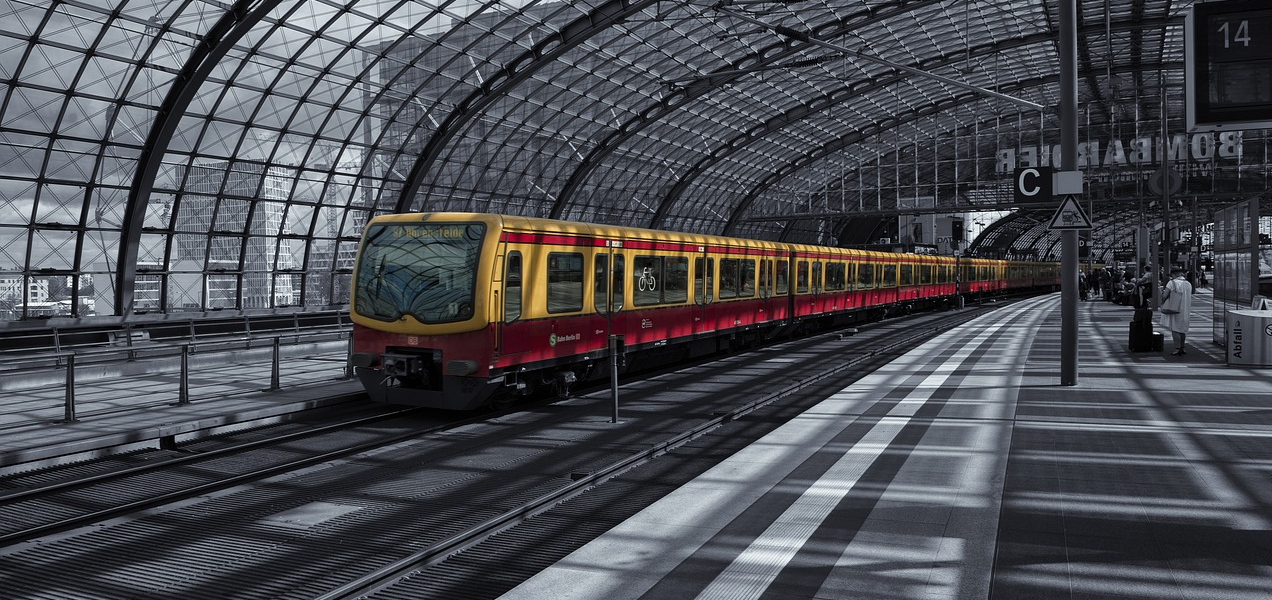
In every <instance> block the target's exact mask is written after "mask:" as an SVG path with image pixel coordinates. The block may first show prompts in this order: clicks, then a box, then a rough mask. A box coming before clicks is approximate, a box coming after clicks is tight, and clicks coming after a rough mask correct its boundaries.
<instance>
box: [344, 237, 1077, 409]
mask: <svg viewBox="0 0 1272 600" xmlns="http://www.w3.org/2000/svg"><path fill="white" fill-rule="evenodd" d="M1051 269H1053V267H1040V266H1038V265H1037V264H1034V263H1020V264H1016V263H1006V262H1004V261H991V260H984V259H973V260H967V259H965V260H964V262H963V263H962V264H961V265H959V264H957V263H956V261H955V259H954V258H952V257H941V256H920V255H914V254H894V253H885V252H866V251H860V250H849V249H844V248H828V247H821V246H809V245H801V244H785V243H777V242H766V241H759V240H746V239H738V238H728V237H722V236H709V235H699V234H686V233H677V232H668V231H654V230H648V229H637V228H629V227H617V226H606V225H591V224H585V223H572V222H564V221H554V220H547V219H535V218H529V217H515V216H503V215H491V214H477V213H425V214H403V215H386V216H381V217H377V218H375V219H373V220H372V221H371V223H369V224H368V226H367V229H366V232H365V233H364V236H363V241H362V245H361V247H360V249H359V253H358V259H357V264H356V267H355V271H354V282H353V294H352V298H351V300H350V313H351V315H352V318H353V321H354V335H353V350H352V352H353V356H352V359H353V364H354V367H355V371H356V373H357V376H358V377H359V379H360V380H361V381H362V383H363V385H364V387H365V388H366V389H367V391H368V393H369V394H370V396H371V398H372V399H373V400H375V401H378V402H386V403H391V404H407V405H418V406H430V407H437V408H445V409H455V410H469V409H474V408H478V407H480V406H482V405H484V404H487V403H490V402H492V400H495V401H498V402H502V401H503V400H504V399H507V398H511V397H515V395H517V394H525V393H529V392H531V391H534V390H537V389H542V388H544V387H548V388H551V389H554V390H555V391H556V392H558V393H563V392H568V390H569V387H570V386H571V385H572V384H573V383H575V382H576V381H582V380H585V379H589V378H592V377H594V376H603V375H604V374H605V373H606V370H605V368H606V367H607V366H608V363H607V358H608V344H609V340H610V338H611V336H615V338H614V339H621V340H622V341H623V343H624V349H623V352H624V354H625V356H627V357H630V358H633V359H634V360H640V361H646V362H652V361H661V362H671V361H676V360H681V359H685V358H690V357H694V356H702V355H705V354H709V353H711V352H716V351H719V350H724V349H735V348H740V347H747V346H752V345H757V344H761V343H764V342H765V341H767V340H771V339H774V338H777V337H781V336H784V335H788V334H796V333H801V332H807V331H814V330H819V329H823V328H826V327H831V326H835V325H843V324H848V323H853V322H857V321H864V320H867V319H871V318H877V317H879V316H882V315H884V314H888V313H890V312H909V311H910V310H911V309H926V308H933V307H936V306H941V305H944V304H949V303H950V302H951V300H952V299H954V298H955V297H956V295H957V294H958V293H959V292H960V291H961V292H962V293H963V294H969V293H970V294H975V295H978V296H980V295H988V294H999V293H1005V292H1008V291H1016V290H1020V289H1023V288H1039V289H1044V290H1045V289H1048V288H1053V284H1054V282H1055V281H1056V279H1055V276H1054V275H1055V274H1054V272H1053V271H1052V270H1051ZM959 278H961V279H962V282H963V286H962V289H961V290H958V289H957V288H956V279H959Z"/></svg>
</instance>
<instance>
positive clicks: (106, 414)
mask: <svg viewBox="0 0 1272 600" xmlns="http://www.w3.org/2000/svg"><path fill="white" fill-rule="evenodd" d="M346 345H347V342H329V343H323V344H306V345H301V346H295V347H290V348H288V349H287V350H286V351H285V352H283V353H281V356H280V360H279V372H278V389H276V390H271V389H270V387H271V381H272V375H273V373H272V357H271V356H270V350H268V349H265V350H251V351H245V352H239V353H236V356H235V357H234V358H235V359H234V360H232V359H231V357H229V356H227V355H226V354H224V353H222V354H219V355H217V356H216V357H214V358H201V360H200V364H198V365H197V367H196V368H192V369H191V370H190V374H189V376H188V378H187V389H188V393H187V398H186V399H187V400H188V403H186V404H181V403H180V400H181V398H180V383H179V378H180V364H179V362H175V361H174V360H172V359H168V360H160V361H145V360H138V361H136V362H132V363H113V364H108V365H100V364H98V365H85V366H82V367H79V368H77V373H76V377H75V379H76V381H75V382H74V393H73V399H74V402H73V406H74V410H73V411H72V412H73V415H74V417H75V419H76V420H75V421H74V422H66V419H65V418H66V416H67V410H66V385H65V375H64V372H65V369H64V368H58V369H54V370H53V371H56V372H50V373H46V374H43V376H42V378H40V380H39V381H35V383H34V384H33V385H30V386H14V385H10V387H20V388H21V389H5V390H4V391H3V395H4V402H3V404H0V472H2V471H3V470H5V469H25V468H30V467H31V466H33V465H41V464H47V463H50V462H56V461H60V460H63V459H64V457H68V456H78V457H91V456H94V455H98V454H104V453H107V452H110V451H117V450H119V449H120V448H127V449H137V448H146V447H158V446H159V445H160V444H161V443H162V441H163V440H164V438H173V439H178V438H179V437H180V436H190V435H197V434H198V432H206V431H210V430H215V429H216V428H218V427H232V426H234V425H236V424H242V423H265V422H268V421H269V420H282V419H286V418H288V417H289V416H290V415H293V414H295V413H299V412H301V411H304V410H306V409H312V408H319V407H324V406H329V405H333V404H337V403H341V402H347V401H349V400H350V399H351V398H354V397H358V396H360V395H361V394H362V386H361V385H360V384H358V383H357V382H356V381H354V380H351V379H346V378H345V356H346V352H347V351H346V349H345V347H346ZM33 379H34V378H33ZM17 465H22V466H20V467H19V466H17Z"/></svg>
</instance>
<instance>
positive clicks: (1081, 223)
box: [1047, 194, 1091, 229]
mask: <svg viewBox="0 0 1272 600" xmlns="http://www.w3.org/2000/svg"><path fill="white" fill-rule="evenodd" d="M1047 228H1048V229H1090V228H1091V219H1088V218H1087V215H1086V213H1085V212H1083V210H1082V205H1080V204H1078V197H1077V196H1074V195H1071V194H1070V195H1066V196H1065V197H1064V200H1062V201H1060V208H1059V209H1057V210H1056V214H1055V216H1053V217H1051V224H1050V225H1048V226H1047Z"/></svg>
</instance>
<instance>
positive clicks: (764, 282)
mask: <svg viewBox="0 0 1272 600" xmlns="http://www.w3.org/2000/svg"><path fill="white" fill-rule="evenodd" d="M760 300H761V303H760V306H761V308H760V314H759V316H758V320H759V321H760V322H761V323H762V322H765V321H769V320H771V319H774V318H776V311H774V310H773V302H772V300H773V259H772V258H771V257H766V256H761V257H760Z"/></svg>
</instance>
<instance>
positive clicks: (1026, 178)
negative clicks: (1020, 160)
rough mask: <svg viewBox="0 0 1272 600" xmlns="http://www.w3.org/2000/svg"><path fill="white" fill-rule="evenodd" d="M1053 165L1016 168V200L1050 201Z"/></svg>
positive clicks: (1014, 186)
mask: <svg viewBox="0 0 1272 600" xmlns="http://www.w3.org/2000/svg"><path fill="white" fill-rule="evenodd" d="M1054 171H1055V169H1053V168H1052V167H1023V168H1019V169H1016V172H1015V176H1016V181H1015V185H1013V186H1012V187H1013V188H1014V189H1015V193H1014V194H1013V196H1015V200H1016V202H1049V201H1050V200H1051V180H1052V179H1053V178H1054Z"/></svg>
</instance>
